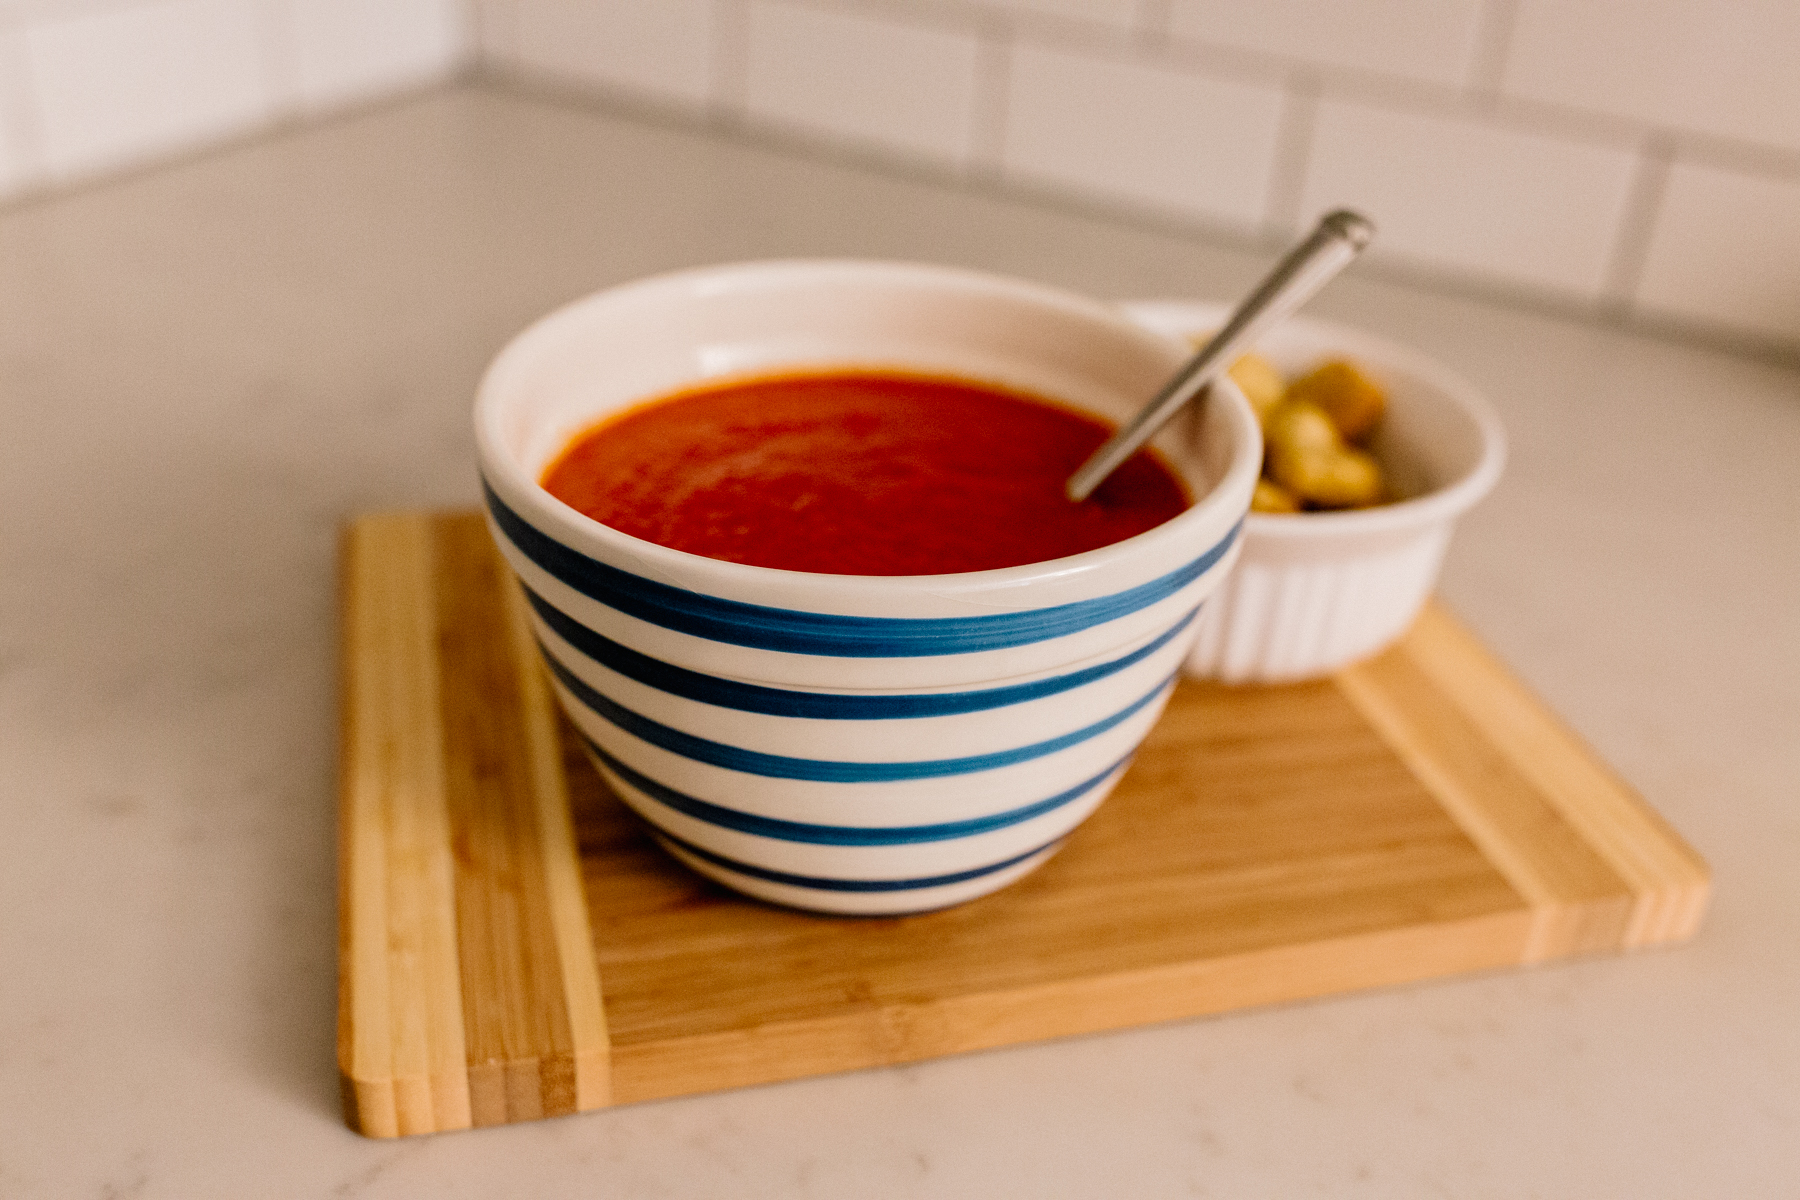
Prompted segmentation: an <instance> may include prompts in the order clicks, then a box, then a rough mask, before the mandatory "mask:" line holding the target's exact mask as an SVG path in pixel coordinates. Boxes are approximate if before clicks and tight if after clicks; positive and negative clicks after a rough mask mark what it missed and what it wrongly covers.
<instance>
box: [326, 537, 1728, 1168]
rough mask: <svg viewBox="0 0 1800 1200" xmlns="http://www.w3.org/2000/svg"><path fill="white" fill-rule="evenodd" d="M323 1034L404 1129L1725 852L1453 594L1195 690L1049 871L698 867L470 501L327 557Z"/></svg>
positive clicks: (680, 1079) (1038, 1002) (1063, 997)
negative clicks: (904, 896) (918, 891)
mask: <svg viewBox="0 0 1800 1200" xmlns="http://www.w3.org/2000/svg"><path fill="white" fill-rule="evenodd" d="M343 654H344V659H343V682H344V704H343V713H344V715H343V727H344V733H343V744H342V789H341V813H340V880H341V883H340V900H339V921H340V931H341V932H340V949H339V988H340V999H339V1025H338V1062H339V1067H340V1070H341V1073H342V1078H343V1082H344V1099H345V1111H346V1116H347V1119H348V1120H349V1122H350V1124H351V1125H352V1126H353V1127H355V1128H356V1129H359V1130H361V1131H362V1132H364V1133H367V1134H370V1135H375V1136H393V1135H398V1134H409V1133H427V1132H432V1131H437V1130H448V1129H460V1128H467V1127H469V1126H479V1125H493V1124H500V1123H503V1122H508V1121H523V1120H530V1119H534V1118H537V1117H542V1116H550V1115H554V1114H558V1113H570V1112H576V1111H581V1110H585V1109H591V1108H599V1107H602V1106H605V1105H607V1104H622V1103H629V1102H631V1101H636V1100H648V1099H653V1098H656V1097H665V1096H677V1095H683V1094H689V1093H696V1092H706V1091H712V1090H716V1089H721V1088H733V1087H743V1086H747V1085H751V1084H758V1083H767V1082H771V1081H774V1080H781V1079H792V1078H797V1077H800V1076H807V1075H814V1074H821V1073H825V1072H831V1071H843V1070H851V1069H855V1068H861V1067H871V1066H879V1065H882V1064H889V1063H901V1062H911V1061H916V1060H919V1059H924V1058H931V1057H934V1056H938V1055H945V1054H955V1053H959V1052H962V1051H967V1050H976V1049H982V1048H986V1047H993V1046H1003V1045H1008V1044H1014V1043H1019V1042H1026V1041H1033V1040H1038V1039H1045V1038H1055V1037H1062V1036H1067V1035H1070V1034H1082V1033H1092V1032H1096V1031H1100V1030H1107V1029H1120V1028H1125V1027H1129V1026H1135V1025H1142V1024H1145V1023H1148V1022H1155V1021H1168V1020H1175V1019H1179V1018H1184V1017H1194V1016H1199V1015H1202V1014H1208V1013H1219V1012H1224V1011H1227V1010H1231V1009H1237V1008H1243V1007H1247V1006H1251V1005H1260V1004H1270V1003H1276V1002H1280V1001H1285V1000H1295V999H1300V998H1304V997H1315V996H1324V995H1329V994H1333V993H1338V992H1345V991H1351V990H1354V989H1359V988H1370V987H1380V986H1386V985H1393V984H1400V983H1407V982H1412V981H1417V980H1422V979H1428V978H1432V977H1437V976H1443V975H1448V974H1452V973H1455V972H1461V971H1470V970H1478V969H1483V968H1494V967H1504V966H1512V965H1519V964H1526V963H1535V962H1541V961H1544V960H1546V959H1553V958H1558V957H1564V956H1568V955H1575V954H1585V953H1592V952H1598V951H1611V950H1622V949H1629V948H1635V947H1641V946H1648V945H1653V944H1656V943H1661V942H1669V941H1674V940H1678V939H1681V938H1684V937H1686V936H1688V935H1689V934H1691V933H1692V932H1693V931H1694V929H1695V928H1696V926H1697V925H1698V923H1699V920H1700V917H1701V914H1702V912H1703V910H1704V908H1705V905H1706V900H1707V894H1708V876H1707V870H1706V867H1705V864H1703V863H1702V862H1701V861H1700V860H1699V858H1698V857H1697V856H1696V855H1695V854H1694V853H1693V851H1691V850H1690V849H1689V848H1688V847H1687V846H1686V845H1685V844H1684V843H1683V842H1682V840H1681V839H1680V837H1679V836H1677V835H1676V834H1675V833H1674V832H1673V831H1672V830H1670V829H1669V828H1668V827H1667V826H1666V825H1665V824H1664V823H1663V822H1662V821H1661V820H1660V819H1659V818H1658V817H1657V816H1656V814H1655V813H1654V812H1652V811H1651V810H1650V809H1649V808H1648V807H1646V805H1645V804H1644V803H1643V801H1642V800H1641V799H1640V798H1639V797H1638V796H1636V795H1635V794H1634V793H1633V792H1632V791H1631V790H1630V789H1629V788H1627V787H1626V786H1625V785H1624V784H1623V783H1621V782H1620V781H1619V780H1618V779H1617V778H1616V777H1615V776H1614V775H1613V774H1612V773H1611V772H1610V771H1608V770H1607V768H1606V767H1605V766H1604V765H1603V764H1601V763H1600V762H1598V761H1597V760H1596V759H1595V758H1594V756H1593V754H1592V753H1591V752H1590V751H1589V750H1588V749H1587V748H1586V747H1585V746H1583V745H1582V744H1581V743H1580V742H1579V741H1578V740H1577V739H1576V738H1575V737H1573V736H1572V735H1571V734H1570V733H1569V732H1568V731H1567V730H1566V729H1565V728H1564V727H1563V726H1562V725H1561V724H1559V723H1558V722H1557V721H1556V720H1555V719H1554V718H1553V717H1552V716H1550V715H1549V714H1548V713H1547V712H1546V711H1545V710H1544V709H1543V707H1542V706H1541V705H1540V704H1539V703H1538V702H1537V701H1536V700H1535V699H1534V698H1533V697H1532V696H1531V695H1530V694H1529V693H1528V692H1527V691H1525V690H1524V689H1523V688H1522V687H1521V686H1520V685H1519V683H1518V682H1516V681H1515V680H1514V679H1513V678H1512V677H1511V676H1510V675H1509V674H1508V673H1507V672H1506V671H1505V670H1504V669H1503V668H1502V667H1501V666H1500V665H1499V664H1498V663H1497V662H1496V661H1495V660H1494V659H1493V658H1492V657H1491V656H1489V655H1488V654H1487V653H1486V652H1485V651H1484V650H1483V649H1482V648H1481V646H1480V645H1479V644H1478V643H1477V642H1476V641H1475V640H1474V639H1473V638H1472V637H1471V636H1470V635H1469V634H1468V633H1467V632H1466V631H1465V630H1463V629H1462V628H1461V627H1460V626H1458V625H1457V624H1456V622H1455V621H1454V620H1453V619H1452V618H1451V617H1449V616H1448V615H1447V614H1446V613H1445V612H1444V611H1443V610H1442V609H1440V608H1436V607H1433V608H1431V609H1429V610H1428V611H1427V612H1426V613H1425V614H1424V616H1423V617H1422V618H1421V619H1420V620H1419V622H1418V624H1417V625H1416V626H1415V627H1414V628H1413V630H1412V631H1411V632H1410V633H1409V634H1408V635H1407V636H1406V638H1405V639H1404V640H1403V641H1402V642H1401V643H1400V644H1399V645H1397V646H1395V647H1394V648H1393V649H1391V650H1389V651H1388V652H1386V653H1384V654H1383V655H1381V656H1379V657H1378V658H1376V659H1374V660H1372V661H1370V662H1367V663H1364V664H1362V665H1359V666H1357V667H1354V668H1352V669H1350V670H1348V671H1345V672H1342V673H1341V674H1339V675H1338V676H1336V677H1335V678H1333V679H1331V680H1329V681H1325V682H1320V683H1312V684H1303V685H1298V686H1294V687H1285V688H1239V689H1232V688H1223V687H1217V686H1209V685H1203V684H1197V683H1184V684H1182V685H1181V686H1180V687H1179V688H1178V689H1177V691H1176V694H1175V696H1174V698H1173V699H1172V700H1171V702H1170V704H1169V707H1168V710H1167V712H1166V714H1165V715H1164V717H1163V718H1162V720H1161V722H1160V723H1159V724H1158V726H1157V728H1156V729H1155V731H1154V732H1153V733H1152V734H1151V736H1150V738H1149V740H1148V741H1147V742H1146V744H1145V745H1144V747H1143V750H1142V751H1141V752H1140V754H1139V755H1138V757H1137V760H1136V762H1135V763H1134V765H1133V766H1132V768H1131V770H1130V772H1129V773H1128V774H1127V776H1126V777H1125V779H1124V781H1123V782H1122V783H1121V784H1120V785H1119V787H1118V789H1117V791H1116V792H1114V794H1113V795H1112V797H1111V798H1109V799H1108V800H1107V801H1106V803H1105V804H1103V805H1102V806H1101V807H1100V809H1099V811H1098V812H1097V813H1096V814H1095V815H1094V816H1093V817H1092V818H1091V819H1090V820H1089V821H1088V822H1087V823H1086V824H1084V825H1083V826H1082V827H1081V828H1080V829H1079V830H1077V831H1076V833H1075V834H1074V835H1073V836H1072V837H1071V838H1070V839H1069V841H1068V843H1067V845H1066V846H1065V848H1064V849H1063V850H1062V852H1061V853H1060V854H1058V855H1057V857H1055V858H1054V859H1052V860H1051V861H1050V862H1049V863H1048V864H1047V865H1046V866H1045V867H1043V868H1042V869H1041V870H1039V871H1038V872H1037V873H1036V874H1034V875H1032V876H1030V877H1028V878H1027V879H1025V880H1024V881H1023V882H1021V883H1018V884H1015V885H1014V886H1012V887H1010V888H1007V889H1005V890H1003V891H1001V892H999V893H997V894H996V895H993V896H989V897H986V898H984V899H981V900H977V901H975V902H973V903H970V904H967V905H964V906H962V907H960V908H954V909H950V910H948V911H944V912H939V913H932V914H927V915H923V916H912V917H903V918H896V919H874V920H871V919H842V918H830V917H820V916H811V915H807V914H803V913H797V912H790V911H786V910H783V909H778V908H773V907H769V906H767V905H763V904H759V903H756V902H754V901H751V900H747V899H744V898H741V897H739V896H736V895H734V894H732V893H729V892H726V891H724V890H722V889H720V888H718V887H716V886H715V885H712V884H710V883H707V882H705V881H703V880H701V879H700V878H698V877H697V876H694V875H692V874H690V873H689V872H688V871H686V870H685V869H684V868H682V867H680V866H678V865H677V864H676V863H674V862H673V861H672V860H670V859H669V858H668V857H666V856H665V855H664V854H663V853H662V852H661V851H659V850H657V849H656V848H655V846H654V845H653V844H652V843H651V842H650V840H649V839H648V838H647V837H646V836H645V835H644V834H643V833H642V832H641V830H640V829H639V827H638V826H637V824H636V822H635V819H634V818H632V817H631V816H630V814H629V813H628V811H627V810H626V809H625V808H624V807H623V806H622V805H621V804H620V803H619V802H618V801H617V800H615V799H614V798H613V797H612V796H611V795H610V794H609V793H608V792H607V790H606V787H605V785H604V784H603V783H601V781H600V780H599V778H598V777H597V776H596V775H595V774H594V772H593V771H592V770H591V769H590V768H589V766H588V764H587V762H586V761H585V760H584V759H583V758H582V757H581V755H580V752H579V751H578V749H577V748H576V742H575V740H574V739H573V738H572V737H571V736H570V734H569V731H568V729H567V728H566V727H565V726H564V724H563V723H562V721H561V719H560V717H559V716H558V714H557V713H556V712H555V709H554V706H553V704H552V702H551V698H550V695H549V692H548V689H547V687H546V684H545V681H544V677H543V675H542V673H541V671H540V668H539V666H538V664H537V661H536V657H535V649H534V646H533V643H532V638H531V633H530V630H529V627H528V625H527V622H526V617H525V613H524V610H523V606H522V603H521V600H520V598H519V596H518V593H517V591H516V589H515V588H514V586H513V585H512V584H511V582H510V580H508V579H507V577H506V575H505V573H504V570H503V568H502V566H501V564H500V562H499V559H498V556H497V555H496V554H495V553H494V551H493V548H492V546H491V544H490V542H489V540H488V537H487V533H486V531H485V530H484V528H483V527H482V525H481V522H480V520H479V518H478V517H476V516H475V515H473V514H469V513H450V514H424V513H398V514H389V515H381V516H372V517H368V518H365V519H362V520H359V521H357V522H355V523H354V524H353V525H352V526H351V527H350V528H349V530H348V531H347V533H346V536H345V541H344V550H343Z"/></svg>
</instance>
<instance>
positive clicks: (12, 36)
mask: <svg viewBox="0 0 1800 1200" xmlns="http://www.w3.org/2000/svg"><path fill="white" fill-rule="evenodd" d="M30 111H31V95H30V92H29V91H28V90H27V80H26V78H25V45H24V43H23V41H22V40H21V39H20V37H19V35H18V34H17V33H16V32H14V31H13V30H10V29H4V28H0V199H4V198H5V197H7V196H12V195H16V194H17V193H19V192H21V191H24V190H25V189H26V188H28V187H30V186H31V185H32V184H33V183H35V182H37V163H36V162H35V161H34V160H33V157H32V155H31V153H30V149H29V144H28V141H27V139H28V137H29V133H28V131H27V128H26V121H27V120H28V119H29V115H30Z"/></svg>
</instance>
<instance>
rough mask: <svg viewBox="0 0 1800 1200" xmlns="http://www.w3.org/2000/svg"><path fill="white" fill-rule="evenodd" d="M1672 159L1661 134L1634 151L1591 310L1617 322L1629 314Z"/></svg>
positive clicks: (1671, 150) (1670, 142) (1670, 146)
mask: <svg viewBox="0 0 1800 1200" xmlns="http://www.w3.org/2000/svg"><path fill="white" fill-rule="evenodd" d="M1674 159H1675V147H1674V143H1673V140H1672V139H1670V138H1669V137H1667V136H1666V135H1661V134H1651V135H1650V136H1649V137H1647V138H1645V139H1644V144H1643V146H1642V147H1641V148H1640V149H1639V151H1638V161H1637V167H1636V169H1635V170H1634V171H1633V172H1632V179H1631V186H1630V188H1629V189H1628V190H1627V192H1626V194H1625V203H1624V205H1623V207H1622V208H1621V210H1620V213H1619V219H1618V224H1617V225H1616V226H1615V228H1614V233H1613V240H1612V246H1611V248H1610V252H1609V253H1608V255H1607V263H1606V270H1605V272H1604V274H1603V275H1602V276H1601V281H1600V292H1599V295H1598V296H1597V297H1596V299H1595V310H1596V312H1598V313H1600V314H1601V315H1603V316H1606V317H1609V318H1612V319H1614V320H1621V321H1622V320H1624V319H1625V318H1627V317H1629V316H1630V315H1631V312H1632V309H1633V307H1634V301H1635V299H1636V296H1637V290H1638V287H1639V285H1640V284H1641V283H1642V282H1643V276H1644V267H1645V264H1646V263H1647V262H1648V261H1649V258H1650V241H1651V238H1652V237H1653V236H1654V235H1655V233H1656V222H1657V219H1658V218H1659V217H1660V216H1661V215H1662V207H1663V197H1664V195H1665V194H1666V193H1667V191H1668V186H1669V170H1670V168H1671V167H1672V166H1673V165H1674Z"/></svg>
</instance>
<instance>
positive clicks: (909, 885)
mask: <svg viewBox="0 0 1800 1200" xmlns="http://www.w3.org/2000/svg"><path fill="white" fill-rule="evenodd" d="M652 836H654V837H656V838H657V839H658V840H660V841H667V842H671V843H673V844H674V845H677V846H680V847H681V848H682V849H683V850H685V851H686V852H687V853H689V854H691V855H693V856H694V857H695V858H698V859H703V860H705V861H706V862H709V863H712V864H713V865H714V866H718V867H723V868H725V869H726V870H727V871H735V872H737V873H738V874H740V875H748V876H750V877H751V878H753V879H766V880H768V881H769V882H770V883H783V884H786V885H787V886H789V887H800V888H813V889H815V890H817V891H823V892H908V891H913V890H915V889H917V888H931V887H943V886H945V885H946V884H952V883H964V882H966V881H968V880H970V879H979V878H981V877H982V876H983V875H992V874H993V873H994V872H995V871H1004V870H1006V868H1008V867H1012V866H1017V865H1018V864H1019V863H1022V862H1024V861H1025V860H1026V859H1028V858H1030V857H1031V856H1032V855H1034V854H1042V853H1043V852H1044V851H1046V850H1048V849H1050V848H1051V847H1052V846H1054V845H1056V843H1057V842H1060V841H1061V840H1062V839H1063V838H1065V837H1067V836H1068V835H1067V834H1059V835H1057V837H1055V838H1054V839H1052V840H1051V841H1048V842H1045V843H1044V844H1043V845H1042V846H1039V847H1037V848H1036V849H1033V850H1027V851H1025V853H1023V854H1015V855H1013V856H1012V857H1011V858H1008V859H1005V860H1003V861H1001V862H997V863H989V864H988V865H987V866H983V867H971V868H970V869H969V870H967V871H953V872H951V873H950V874H948V875H926V876H923V877H920V878H918V879H830V878H826V877H823V876H818V875H795V874H793V873H792V872H789V871H776V870H771V869H770V868H768V867H758V866H753V865H751V864H750V863H746V862H739V861H738V860H737V859H735V858H727V857H726V856H725V855H723V854H715V853H714V852H713V851H711V850H707V849H704V848H702V847H700V846H696V845H694V844H693V843H692V842H688V841H684V840H682V839H681V838H678V837H676V836H675V835H674V834H672V833H670V832H668V831H667V830H665V829H660V828H657V829H653V830H652Z"/></svg>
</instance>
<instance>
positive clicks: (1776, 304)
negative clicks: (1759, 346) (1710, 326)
mask: <svg viewBox="0 0 1800 1200" xmlns="http://www.w3.org/2000/svg"><path fill="white" fill-rule="evenodd" d="M1636 300H1637V302H1638V304H1639V305H1640V306H1641V307H1643V308H1645V309H1647V310H1651V311H1656V312H1661V313H1666V314H1671V315H1674V316H1680V317H1691V318H1697V319H1699V320H1701V321H1705V322H1709V323H1715V324H1724V325H1729V326H1734V327H1736V328H1739V329H1742V330H1747V331H1752V332H1756V333H1761V334H1766V335H1769V336H1771V337H1774V338H1777V339H1780V340H1782V341H1786V342H1789V343H1797V342H1800V178H1789V179H1770V178H1763V177H1758V176H1753V175H1741V174H1738V173H1737V172H1734V171H1722V170H1717V169H1715V168H1712V167H1705V166H1698V165H1694V164H1687V163H1678V164H1676V165H1675V166H1674V167H1672V168H1670V171H1669V178H1668V183H1667V186H1666V188H1665V189H1664V191H1663V199H1662V205H1661V209H1660V211H1659V213H1658V215H1657V220H1656V225H1655V228H1654V229H1653V231H1652V233H1651V237H1650V247H1649V251H1648V253H1647V254H1646V256H1645V260H1644V270H1643V274H1642V276H1641V278H1640V280H1639V284H1638V290H1637V296H1636Z"/></svg>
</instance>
